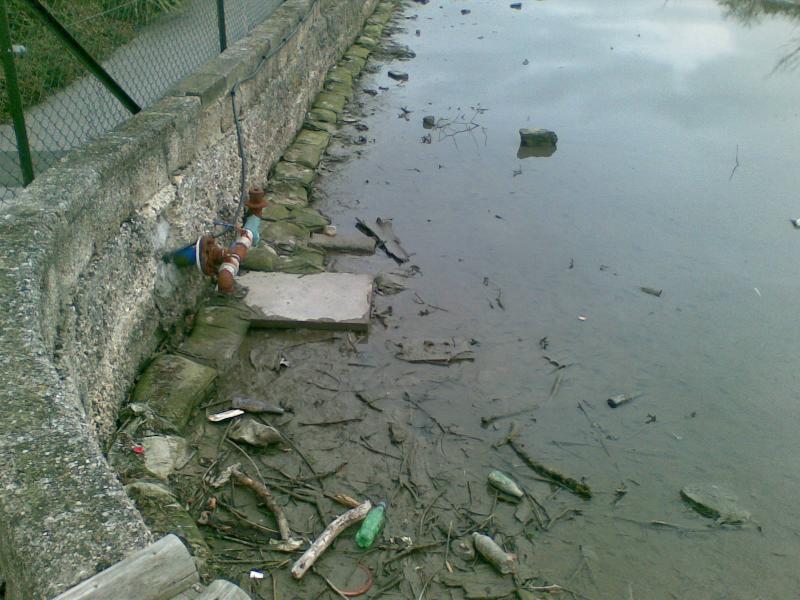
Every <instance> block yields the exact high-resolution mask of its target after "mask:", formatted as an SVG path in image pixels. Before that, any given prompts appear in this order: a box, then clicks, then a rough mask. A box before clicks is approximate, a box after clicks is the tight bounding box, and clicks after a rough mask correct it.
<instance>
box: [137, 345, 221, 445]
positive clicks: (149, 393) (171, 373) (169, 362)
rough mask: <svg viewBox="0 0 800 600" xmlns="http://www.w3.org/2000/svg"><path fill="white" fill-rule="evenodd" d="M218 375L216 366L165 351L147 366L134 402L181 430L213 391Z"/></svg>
mask: <svg viewBox="0 0 800 600" xmlns="http://www.w3.org/2000/svg"><path fill="white" fill-rule="evenodd" d="M216 377H217V371H216V369H212V368H211V367H207V366H205V365H201V364H199V363H197V362H195V361H193V360H189V359H188V358H186V357H183V356H179V355H177V354H162V355H161V356H159V357H158V358H156V359H155V360H154V361H153V362H152V363H150V366H149V367H147V369H145V372H144V373H143V374H142V377H141V379H139V383H137V384H136V387H135V388H134V390H133V395H132V401H133V402H135V403H141V404H146V405H148V406H149V407H150V408H151V409H152V410H153V411H154V412H155V413H156V414H157V415H158V416H160V417H162V418H164V419H167V420H168V421H169V422H170V423H172V424H173V425H174V426H175V427H176V429H177V430H179V431H180V430H183V428H184V427H186V424H187V423H188V422H189V418H190V417H191V415H192V411H193V410H194V409H195V407H196V406H197V404H198V403H199V402H200V401H201V400H204V399H205V398H206V396H208V394H209V393H210V392H211V389H212V386H213V384H214V380H215V379H216Z"/></svg>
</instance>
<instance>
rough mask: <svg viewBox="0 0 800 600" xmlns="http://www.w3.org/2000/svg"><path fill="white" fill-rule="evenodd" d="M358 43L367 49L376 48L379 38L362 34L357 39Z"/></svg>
mask: <svg viewBox="0 0 800 600" xmlns="http://www.w3.org/2000/svg"><path fill="white" fill-rule="evenodd" d="M356 44H358V45H359V46H361V47H362V48H366V49H367V50H370V51H372V50H375V48H377V47H378V40H376V39H375V38H371V37H369V36H368V35H362V36H360V37H359V38H358V39H357V40H356Z"/></svg>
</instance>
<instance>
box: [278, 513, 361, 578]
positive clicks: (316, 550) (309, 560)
mask: <svg viewBox="0 0 800 600" xmlns="http://www.w3.org/2000/svg"><path fill="white" fill-rule="evenodd" d="M370 509H372V503H371V502H370V501H369V500H367V501H366V502H364V503H363V504H360V505H358V506H357V507H356V508H353V509H350V510H348V511H347V512H346V513H343V514H341V515H339V516H338V517H336V519H334V520H333V521H332V522H331V524H330V525H328V526H327V527H326V528H325V531H323V532H322V533H321V534H320V535H319V537H318V538H317V539H316V540H314V543H313V544H311V546H309V548H308V550H306V551H305V552H304V553H303V556H301V557H300V558H299V559H297V562H295V563H294V565H292V577H294V578H295V579H300V578H301V577H303V575H305V574H306V571H308V570H309V569H310V568H311V567H312V566H313V565H314V563H315V562H316V561H317V559H318V558H319V557H320V556H321V555H322V553H323V552H325V550H326V549H327V548H328V546H330V545H331V543H332V542H333V540H335V539H336V537H337V536H338V535H339V534H340V533H342V532H343V531H344V530H345V529H347V528H348V527H350V525H352V524H353V523H357V522H358V521H361V520H362V519H363V518H364V517H366V516H367V513H368V512H369V511H370Z"/></svg>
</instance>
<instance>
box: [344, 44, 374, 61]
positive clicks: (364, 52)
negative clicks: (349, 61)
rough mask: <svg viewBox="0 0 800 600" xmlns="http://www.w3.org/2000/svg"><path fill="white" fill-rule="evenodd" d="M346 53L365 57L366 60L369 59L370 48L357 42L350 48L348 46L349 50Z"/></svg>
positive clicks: (346, 54)
mask: <svg viewBox="0 0 800 600" xmlns="http://www.w3.org/2000/svg"><path fill="white" fill-rule="evenodd" d="M344 55H345V56H354V57H356V58H363V59H364V60H367V59H368V58H369V55H370V49H369V48H365V47H364V46H359V45H358V44H355V45H353V46H350V48H348V50H347V52H345V53H344Z"/></svg>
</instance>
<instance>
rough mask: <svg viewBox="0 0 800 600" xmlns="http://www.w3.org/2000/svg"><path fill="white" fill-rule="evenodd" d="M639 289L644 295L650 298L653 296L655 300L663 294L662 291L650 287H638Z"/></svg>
mask: <svg viewBox="0 0 800 600" xmlns="http://www.w3.org/2000/svg"><path fill="white" fill-rule="evenodd" d="M639 289H640V290H642V291H643V292H644V293H645V294H650V295H651V296H655V297H656V298H661V294H662V293H663V292H664V290H660V289H656V288H651V287H640V288H639Z"/></svg>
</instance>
